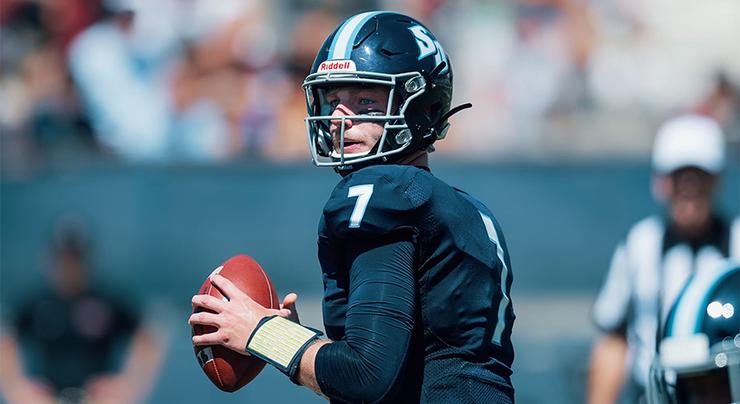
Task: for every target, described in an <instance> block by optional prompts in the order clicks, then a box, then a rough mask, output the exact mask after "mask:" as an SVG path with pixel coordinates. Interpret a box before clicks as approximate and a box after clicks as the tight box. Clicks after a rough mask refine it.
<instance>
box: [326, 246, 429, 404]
mask: <svg viewBox="0 0 740 404" xmlns="http://www.w3.org/2000/svg"><path fill="white" fill-rule="evenodd" d="M414 254H415V252H414V244H413V243H412V242H410V241H396V242H392V243H389V244H385V245H381V246H375V247H372V248H370V249H367V250H366V251H364V252H360V253H359V254H358V255H357V256H356V258H355V259H354V261H353V262H352V268H351V271H350V285H349V299H348V308H347V317H346V322H345V326H346V333H345V338H344V339H343V340H341V341H336V342H334V343H332V344H327V345H324V346H322V347H321V348H320V349H319V352H318V353H317V355H316V365H315V366H316V368H315V370H316V379H317V381H318V383H319V386H320V387H321V391H322V392H323V393H324V394H325V395H327V396H328V397H330V398H332V399H339V400H342V401H350V402H368V403H369V402H378V401H382V400H384V399H387V398H389V397H390V396H392V395H393V392H394V390H395V388H396V387H398V383H399V382H400V380H399V379H400V377H399V375H401V374H402V372H403V369H404V364H405V361H406V356H407V352H408V347H409V342H410V339H411V334H412V331H413V328H414V318H415V316H414V313H415V310H416V286H415V285H416V283H415V278H414V269H413V267H414V265H413V264H414Z"/></svg>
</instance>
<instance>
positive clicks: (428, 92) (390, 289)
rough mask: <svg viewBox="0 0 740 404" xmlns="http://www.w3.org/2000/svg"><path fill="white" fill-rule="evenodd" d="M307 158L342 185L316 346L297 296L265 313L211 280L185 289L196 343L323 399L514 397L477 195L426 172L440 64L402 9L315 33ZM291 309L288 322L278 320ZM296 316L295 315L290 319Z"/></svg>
mask: <svg viewBox="0 0 740 404" xmlns="http://www.w3.org/2000/svg"><path fill="white" fill-rule="evenodd" d="M303 88H304V89H305V92H306V101H307V106H308V117H307V118H306V129H307V132H308V142H309V147H310V150H311V154H312V156H313V161H314V163H315V164H316V165H318V166H322V167H333V168H334V169H335V170H336V171H337V172H338V173H339V174H340V175H341V176H342V179H341V181H340V182H339V184H338V185H337V186H336V188H335V189H334V191H333V192H332V194H331V196H330V197H329V200H328V202H327V203H326V206H325V207H324V210H323V213H322V216H321V219H320V223H319V234H318V238H319V241H318V244H319V252H318V254H319V261H320V263H321V269H322V273H323V279H324V300H323V314H324V326H325V330H326V333H327V336H328V337H329V338H328V339H319V338H318V332H316V331H314V330H312V329H310V328H307V327H304V326H302V325H300V324H298V322H297V321H296V320H297V317H296V311H295V299H296V296H295V294H290V295H288V296H287V297H286V299H285V300H284V302H283V306H282V309H281V310H270V309H266V308H264V307H262V306H260V305H258V304H256V303H255V302H254V301H252V300H251V299H250V298H249V297H247V296H246V295H245V294H244V293H242V292H240V291H239V290H238V289H237V288H236V287H235V286H234V285H233V284H232V283H231V282H229V281H228V280H227V279H225V278H223V277H221V276H218V275H217V276H214V277H213V278H212V282H213V283H214V284H215V285H216V286H217V287H218V288H219V289H221V290H222V291H223V292H224V293H225V294H226V295H227V296H228V298H229V301H221V300H219V299H216V298H214V297H211V296H206V295H196V296H194V297H193V300H192V302H193V304H194V305H196V306H200V307H204V308H206V309H209V310H211V311H213V312H214V313H207V312H200V313H196V314H193V315H192V316H191V317H190V323H191V324H209V325H215V326H216V327H218V331H217V332H214V333H212V334H206V335H201V336H195V337H193V343H194V344H196V345H201V344H203V345H209V344H221V345H224V346H227V347H229V348H231V349H233V350H236V351H239V352H242V353H245V354H246V353H249V354H251V355H255V356H257V357H260V358H262V359H264V360H265V361H266V362H268V363H270V364H272V365H274V366H275V367H277V368H278V369H280V370H281V371H283V372H285V373H286V374H287V375H288V376H289V377H290V379H291V380H293V381H294V382H296V383H298V384H301V385H304V386H307V387H309V388H311V389H313V390H314V391H316V392H318V393H320V394H323V395H325V396H327V397H329V398H330V399H331V400H332V401H333V402H404V403H406V402H462V403H469V402H486V403H509V402H513V401H514V388H513V387H512V384H511V380H510V375H511V366H512V361H513V357H514V350H513V347H512V344H511V340H510V336H511V330H512V325H513V322H514V311H513V307H512V303H511V299H510V290H511V282H512V272H511V263H510V260H509V255H508V251H507V248H506V242H505V241H504V237H503V233H502V231H501V227H500V226H499V224H498V223H497V222H496V220H495V219H494V216H493V214H491V212H490V211H489V210H488V209H487V208H486V207H485V206H484V205H483V204H482V203H481V202H479V201H478V200H476V199H475V198H473V197H472V196H470V195H468V194H466V193H465V192H463V191H461V190H458V189H456V188H453V187H451V186H449V185H447V184H446V183H444V182H443V181H441V180H439V179H437V178H436V177H435V176H434V175H433V174H432V173H431V171H430V169H429V167H428V158H427V157H428V153H429V152H430V151H432V150H433V143H434V142H435V141H436V140H439V139H443V138H444V137H445V135H446V134H447V130H448V128H449V126H450V125H449V123H448V122H447V120H448V118H449V117H450V116H451V115H452V114H454V113H455V112H457V111H459V110H461V109H464V108H467V107H469V106H470V105H469V104H465V105H462V106H460V107H457V108H450V106H451V105H450V104H451V99H452V66H451V65H450V61H449V59H448V57H447V55H446V54H445V52H444V50H443V49H442V47H441V45H440V44H439V42H438V41H437V39H436V38H435V37H434V35H433V34H432V33H431V32H430V31H429V30H428V29H427V28H426V27H424V25H422V24H421V23H419V22H418V21H416V20H414V19H413V18H410V17H408V16H405V15H402V14H397V13H392V12H367V13H362V14H358V15H355V16H353V17H351V18H349V19H347V20H346V21H344V23H343V24H341V25H340V26H339V27H338V28H337V29H336V30H335V31H334V32H333V33H332V34H331V35H330V36H329V37H328V38H327V39H326V41H325V43H324V45H323V46H322V47H321V49H320V50H319V53H318V55H317V57H316V60H315V62H314V64H313V67H312V69H311V73H310V74H309V75H308V77H307V78H306V80H305V81H304V83H303ZM286 318H287V319H286ZM290 320H293V321H290Z"/></svg>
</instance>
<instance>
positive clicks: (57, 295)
mask: <svg viewBox="0 0 740 404" xmlns="http://www.w3.org/2000/svg"><path fill="white" fill-rule="evenodd" d="M70 223H71V222H70ZM60 226H61V227H59V228H58V229H56V230H57V231H56V232H55V235H54V240H53V246H52V254H53V263H52V268H51V272H50V273H48V276H49V278H48V284H47V285H44V286H43V288H42V290H40V291H39V292H38V293H36V294H31V295H28V296H27V298H28V300H27V301H26V302H25V303H23V304H21V305H19V306H18V310H16V311H15V312H14V313H12V315H11V317H12V320H11V321H10V324H8V326H7V327H3V329H2V332H1V333H0V355H1V356H2V358H3V360H2V363H1V365H0V393H2V396H3V397H5V399H6V400H7V401H8V402H10V403H53V402H57V400H59V401H60V402H64V403H70V402H71V403H75V402H88V401H89V402H95V403H133V402H139V401H140V400H143V399H144V398H145V397H146V396H147V394H148V393H149V391H150V389H151V387H152V385H153V383H154V381H155V379H156V373H157V371H158V367H159V363H160V361H161V358H162V356H163V353H164V347H163V346H162V340H161V339H159V338H158V337H159V336H160V334H159V333H157V332H155V329H154V328H153V327H152V325H151V324H147V323H143V322H142V321H141V320H140V318H139V317H138V316H137V315H135V314H134V313H133V312H132V311H131V310H130V309H129V308H127V307H126V306H124V305H122V304H120V303H118V302H117V301H116V300H115V299H114V298H113V297H112V296H111V295H110V294H109V293H106V292H104V291H103V290H101V289H98V288H96V287H94V286H93V285H92V284H91V279H90V275H91V269H90V268H89V267H88V244H87V243H88V240H87V237H86V234H85V233H84V232H82V231H81V228H80V227H78V225H77V223H74V226H71V225H69V223H65V222H62V223H61V225H60ZM160 320H161V319H160ZM127 341H128V342H127ZM126 342H127V344H126V345H127V346H128V348H127V349H126V350H125V352H126V355H125V357H124V358H123V360H122V361H121V359H120V358H119V356H120V351H121V349H120V348H121V346H125V345H124V343H126ZM117 362H122V365H119V364H118V363H117Z"/></svg>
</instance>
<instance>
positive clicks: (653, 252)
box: [588, 115, 740, 403]
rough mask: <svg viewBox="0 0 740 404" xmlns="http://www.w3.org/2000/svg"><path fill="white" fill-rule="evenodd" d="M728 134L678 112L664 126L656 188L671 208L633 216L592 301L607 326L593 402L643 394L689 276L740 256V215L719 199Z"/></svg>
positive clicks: (592, 382) (594, 365)
mask: <svg viewBox="0 0 740 404" xmlns="http://www.w3.org/2000/svg"><path fill="white" fill-rule="evenodd" d="M724 142H725V139H724V137H723V134H722V130H721V129H720V127H719V125H718V124H717V123H716V122H715V121H713V120H711V119H709V118H706V117H703V116H698V115H684V116H680V117H677V118H674V119H671V120H669V121H668V122H666V123H665V124H664V125H663V126H662V127H661V128H660V129H659V131H658V134H657V136H656V139H655V144H654V148H653V157H652V164H653V171H654V178H653V192H654V194H655V197H656V198H657V199H658V200H659V201H660V202H661V203H664V205H665V211H664V213H663V214H662V215H654V216H650V217H647V218H645V219H643V220H641V221H639V222H637V223H635V224H634V225H633V226H632V227H631V228H630V230H629V232H628V233H627V236H626V237H625V238H624V239H623V240H622V242H621V243H620V244H619V245H618V246H617V248H616V250H615V251H614V255H613V258H612V262H611V267H610V268H609V273H608V275H607V277H606V280H605V283H604V285H603V286H602V288H601V291H600V292H599V295H598V297H597V299H596V302H595V305H594V307H593V320H594V322H595V323H596V326H597V327H598V328H599V329H600V330H601V331H602V333H601V335H600V336H599V337H598V338H597V340H596V342H595V344H594V347H593V351H592V357H591V368H590V372H589V385H588V402H590V403H613V402H620V403H639V402H643V401H644V392H645V386H646V384H647V378H648V372H649V369H650V364H651V362H652V360H653V357H654V355H655V353H656V347H657V344H658V342H659V341H657V338H656V335H660V334H661V327H662V325H663V323H664V321H665V318H666V316H667V314H668V309H669V308H670V307H671V304H672V303H673V301H674V300H675V299H676V297H677V295H678V294H679V292H680V291H681V289H682V288H683V286H684V285H685V284H686V282H687V280H689V279H691V278H692V277H693V276H695V275H696V274H698V273H701V272H702V271H707V270H711V269H712V267H713V266H714V265H717V264H718V262H720V261H721V260H722V259H723V258H727V257H738V258H740V219H735V220H734V221H729V220H727V219H726V218H723V217H722V215H721V214H720V213H719V212H718V211H717V209H716V207H715V206H714V204H713V202H714V201H713V199H714V195H715V190H716V188H717V185H718V182H719V177H720V175H721V174H722V171H723V170H724V165H725V158H724V154H725V150H724V149H725V147H724Z"/></svg>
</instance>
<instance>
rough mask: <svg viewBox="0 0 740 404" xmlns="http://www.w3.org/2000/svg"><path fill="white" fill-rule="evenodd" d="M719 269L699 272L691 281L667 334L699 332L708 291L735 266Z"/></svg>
mask: <svg viewBox="0 0 740 404" xmlns="http://www.w3.org/2000/svg"><path fill="white" fill-rule="evenodd" d="M719 269H720V270H719V271H716V270H715V271H711V272H710V273H704V274H697V278H695V279H694V280H691V281H689V282H690V283H689V285H688V286H687V288H686V290H685V291H684V292H683V295H682V297H680V298H679V301H678V305H677V306H676V308H675V310H676V311H675V313H674V314H673V324H669V329H668V330H667V331H668V334H667V336H670V337H673V336H684V335H691V334H695V333H697V332H699V327H700V326H701V321H702V319H703V318H704V314H706V313H704V311H705V310H706V307H701V305H703V304H706V303H707V302H706V300H707V297H708V296H707V293H711V290H712V289H714V288H715V287H716V285H717V283H718V282H719V281H720V280H722V279H724V277H725V276H726V275H727V274H728V273H730V272H731V271H732V270H733V269H735V267H734V266H729V267H725V266H722V267H719Z"/></svg>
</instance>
